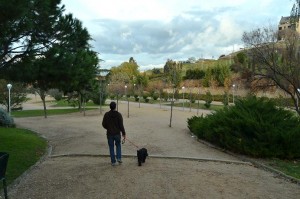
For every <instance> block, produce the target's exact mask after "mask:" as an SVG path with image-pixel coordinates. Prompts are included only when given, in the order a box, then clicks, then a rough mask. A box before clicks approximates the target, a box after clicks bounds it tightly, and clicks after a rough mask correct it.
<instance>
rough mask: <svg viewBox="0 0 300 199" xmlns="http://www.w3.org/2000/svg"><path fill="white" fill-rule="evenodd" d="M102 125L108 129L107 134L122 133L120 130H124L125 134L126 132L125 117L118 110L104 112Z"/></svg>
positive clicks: (123, 133)
mask: <svg viewBox="0 0 300 199" xmlns="http://www.w3.org/2000/svg"><path fill="white" fill-rule="evenodd" d="M102 126H103V127H104V128H105V129H106V130H107V132H106V133H107V135H120V132H122V135H123V136H125V134H126V133H125V129H124V125H123V117H122V115H121V113H119V112H118V111H116V110H110V111H108V112H106V113H105V114H104V117H103V121H102Z"/></svg>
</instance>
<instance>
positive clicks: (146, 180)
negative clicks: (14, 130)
mask: <svg viewBox="0 0 300 199" xmlns="http://www.w3.org/2000/svg"><path fill="white" fill-rule="evenodd" d="M105 111H107V107H104V112H105ZM119 111H120V112H121V113H122V114H123V117H124V124H125V129H126V131H127V137H128V139H129V140H131V141H132V142H134V143H135V144H136V145H138V146H139V147H145V148H147V149H148V153H149V155H150V157H148V159H147V160H146V163H145V164H144V165H143V166H142V167H138V166H137V159H136V157H135V155H136V148H135V147H134V146H132V145H131V144H130V143H128V142H126V143H125V144H124V145H123V147H122V150H123V154H124V157H123V164H122V165H120V166H116V167H112V166H111V165H110V158H109V157H108V146H107V140H106V135H105V131H104V129H103V128H102V126H101V121H102V116H103V115H100V113H99V110H94V111H88V112H86V116H83V114H80V113H75V114H69V115H61V116H49V117H48V118H47V119H45V118H43V117H34V118H16V119H15V122H16V124H17V126H18V127H23V128H28V129H31V130H33V131H36V132H38V133H39V134H41V135H42V136H44V137H46V138H47V140H48V141H49V145H50V146H52V150H51V153H50V154H49V156H47V157H46V158H45V160H44V161H42V162H41V163H40V164H37V165H36V166H34V167H33V168H32V169H31V170H30V171H29V172H27V174H26V175H24V176H23V177H22V178H21V179H20V180H19V182H18V183H17V184H16V185H15V186H14V187H10V189H9V196H10V198H20V199H29V198H32V199H40V198H41V199H42V198H47V199H48V198H49V199H50V198H51V199H52V198H53V199H54V198H55V199H56V198H70V199H71V198H72V199H74V198H75V199H77V198H78V199H79V198H80V199H81V198H92V199H93V198H280V199H281V198H299V195H300V189H299V185H297V184H294V183H291V182H288V181H286V180H284V179H281V178H278V177H276V175H275V174H273V173H270V172H267V171H265V170H262V169H259V168H256V167H255V166H253V165H252V164H250V163H247V162H242V161H241V160H239V159H238V158H236V157H234V156H231V155H229V154H226V153H223V152H221V151H218V150H216V149H213V148H210V147H208V146H206V145H204V144H201V143H199V142H198V141H197V140H196V139H194V138H193V137H191V135H190V134H189V131H188V129H187V124H186V120H187V118H190V117H192V116H193V115H195V114H196V112H193V111H192V112H189V110H188V109H186V110H185V111H183V110H182V109H176V110H174V113H173V122H172V127H171V128H170V127H169V120H170V108H169V107H162V108H161V109H160V108H159V106H155V107H153V106H145V105H144V104H142V105H141V108H138V104H136V103H131V104H130V114H129V118H127V103H125V102H123V103H120V104H119ZM104 112H103V113H104ZM202 113H203V114H207V113H208V112H201V113H200V114H202ZM0 198H1V197H0Z"/></svg>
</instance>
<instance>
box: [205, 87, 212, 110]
mask: <svg viewBox="0 0 300 199" xmlns="http://www.w3.org/2000/svg"><path fill="white" fill-rule="evenodd" d="M211 103H212V95H211V93H210V92H209V91H207V92H206V95H205V104H204V106H205V107H206V108H209V107H210V105H211Z"/></svg>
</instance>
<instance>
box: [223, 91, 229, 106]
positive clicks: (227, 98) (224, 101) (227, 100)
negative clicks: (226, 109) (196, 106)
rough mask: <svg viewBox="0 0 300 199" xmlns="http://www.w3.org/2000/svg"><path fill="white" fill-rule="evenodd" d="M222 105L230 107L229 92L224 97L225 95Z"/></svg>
mask: <svg viewBox="0 0 300 199" xmlns="http://www.w3.org/2000/svg"><path fill="white" fill-rule="evenodd" d="M222 103H223V104H224V106H228V104H229V96H228V93H227V92H225V93H224V95H223V101H222Z"/></svg>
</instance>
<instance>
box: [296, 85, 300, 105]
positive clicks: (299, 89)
mask: <svg viewBox="0 0 300 199" xmlns="http://www.w3.org/2000/svg"><path fill="white" fill-rule="evenodd" d="M297 91H298V95H299V94H300V88H297ZM298 95H296V99H297V107H298V106H299V98H298Z"/></svg>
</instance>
